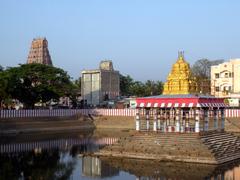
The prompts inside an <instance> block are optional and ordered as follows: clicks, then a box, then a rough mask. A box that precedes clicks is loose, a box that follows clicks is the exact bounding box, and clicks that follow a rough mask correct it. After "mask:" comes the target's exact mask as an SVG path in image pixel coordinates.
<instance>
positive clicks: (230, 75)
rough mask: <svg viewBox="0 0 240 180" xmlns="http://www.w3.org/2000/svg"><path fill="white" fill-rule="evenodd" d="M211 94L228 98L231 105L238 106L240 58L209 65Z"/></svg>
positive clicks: (239, 97) (239, 95) (239, 96)
mask: <svg viewBox="0 0 240 180" xmlns="http://www.w3.org/2000/svg"><path fill="white" fill-rule="evenodd" d="M211 94H212V95H214V96H216V97H222V98H227V99H229V102H230V103H232V104H231V105H232V106H239V100H238V99H240V59H230V60H229V61H228V62H224V63H222V64H219V65H216V66H212V67H211Z"/></svg>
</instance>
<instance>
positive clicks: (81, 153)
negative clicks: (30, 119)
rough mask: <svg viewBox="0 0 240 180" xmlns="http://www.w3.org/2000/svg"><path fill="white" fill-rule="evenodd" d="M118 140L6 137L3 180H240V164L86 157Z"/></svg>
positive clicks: (0, 166)
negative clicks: (204, 163)
mask: <svg viewBox="0 0 240 180" xmlns="http://www.w3.org/2000/svg"><path fill="white" fill-rule="evenodd" d="M115 141H117V137H116V136H115V137H109V136H106V137H104V136H100V137H94V136H92V134H91V135H89V134H74V135H71V136H70V135H53V136H49V135H38V134H37V135H36V134H35V135H28V136H25V135H22V136H17V137H2V138H1V141H0V142H1V144H0V180H2V179H11V180H14V179H47V180H48V179H49V180H52V179H63V180H64V179H70V180H71V179H73V180H75V179H83V180H89V179H108V180H118V179H119V180H120V179H126V180H128V179H129V180H130V179H134V180H135V179H136V180H137V179H138V180H148V179H149V180H150V179H158V180H167V179H171V180H174V179H176V180H178V179H179V180H180V179H184V180H185V179H191V180H192V179H193V180H197V179H214V180H215V179H217V180H218V179H219V180H220V179H221V180H223V179H226V180H238V179H240V163H239V162H234V163H230V164H225V165H222V166H211V165H202V164H186V163H171V162H154V161H145V160H133V159H115V158H98V157H92V156H88V155H86V153H87V154H88V153H89V152H95V151H98V150H99V149H101V148H102V147H104V146H105V145H107V144H111V143H114V142H115Z"/></svg>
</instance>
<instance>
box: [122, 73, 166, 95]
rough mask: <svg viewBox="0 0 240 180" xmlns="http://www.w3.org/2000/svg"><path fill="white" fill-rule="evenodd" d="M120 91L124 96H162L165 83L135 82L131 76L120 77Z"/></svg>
mask: <svg viewBox="0 0 240 180" xmlns="http://www.w3.org/2000/svg"><path fill="white" fill-rule="evenodd" d="M120 91H121V95H122V96H139V97H143V96H153V95H159V94H162V91H163V83H162V82H161V81H151V80H147V81H146V82H144V83H143V82H140V81H134V80H133V79H132V78H131V77H130V76H129V75H127V76H123V75H120Z"/></svg>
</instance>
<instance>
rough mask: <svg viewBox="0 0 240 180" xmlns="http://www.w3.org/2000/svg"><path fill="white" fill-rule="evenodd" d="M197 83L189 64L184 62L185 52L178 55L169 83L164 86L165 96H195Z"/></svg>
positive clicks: (169, 76) (168, 79)
mask: <svg viewBox="0 0 240 180" xmlns="http://www.w3.org/2000/svg"><path fill="white" fill-rule="evenodd" d="M196 92H197V83H196V81H195V79H194V77H192V73H191V69H190V66H189V64H188V63H187V62H186V61H185V60H184V54H183V52H179V53H178V60H177V62H176V63H175V64H174V65H173V66H172V70H171V72H170V73H169V75H168V78H167V82H166V83H165V84H164V90H163V94H194V93H196Z"/></svg>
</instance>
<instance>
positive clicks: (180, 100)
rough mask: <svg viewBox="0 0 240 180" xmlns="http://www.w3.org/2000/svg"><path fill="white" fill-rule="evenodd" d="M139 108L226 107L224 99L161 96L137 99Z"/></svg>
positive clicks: (193, 96)
mask: <svg viewBox="0 0 240 180" xmlns="http://www.w3.org/2000/svg"><path fill="white" fill-rule="evenodd" d="M136 102H137V108H144V107H149V108H150V107H152V108H154V107H155V108H173V107H182V108H184V107H188V108H191V107H216V108H219V107H226V104H225V103H224V100H223V99H222V98H215V97H212V96H196V95H161V96H152V97H144V98H136Z"/></svg>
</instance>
